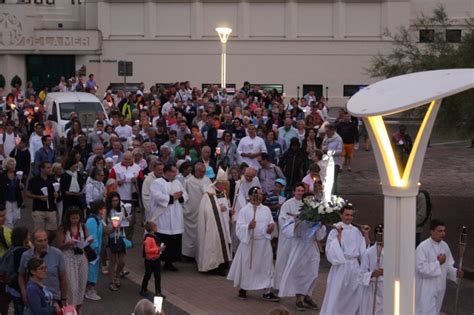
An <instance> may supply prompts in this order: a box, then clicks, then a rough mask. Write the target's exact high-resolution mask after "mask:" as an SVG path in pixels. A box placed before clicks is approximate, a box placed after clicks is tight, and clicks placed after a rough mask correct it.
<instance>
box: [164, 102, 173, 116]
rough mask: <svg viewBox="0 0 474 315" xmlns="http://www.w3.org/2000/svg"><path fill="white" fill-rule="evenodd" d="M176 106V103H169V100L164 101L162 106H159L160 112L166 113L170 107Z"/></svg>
mask: <svg viewBox="0 0 474 315" xmlns="http://www.w3.org/2000/svg"><path fill="white" fill-rule="evenodd" d="M174 107H176V103H174V102H173V103H171V102H166V103H164V104H163V107H162V108H161V114H162V115H163V114H168V113H169V112H170V110H171V108H174Z"/></svg>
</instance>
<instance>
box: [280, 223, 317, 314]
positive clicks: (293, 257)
mask: <svg viewBox="0 0 474 315" xmlns="http://www.w3.org/2000/svg"><path fill="white" fill-rule="evenodd" d="M313 225H314V223H310V222H307V221H303V222H301V221H299V220H298V219H296V220H295V221H294V223H292V224H288V225H287V226H286V227H283V230H282V233H283V234H285V235H286V237H288V238H290V239H292V240H293V242H292V247H291V249H290V253H289V256H288V263H287V264H286V268H285V270H284V272H283V275H282V278H281V283H280V290H279V291H278V296H280V297H285V296H295V297H296V309H297V310H298V311H304V310H305V308H310V309H313V310H317V309H318V305H317V304H316V303H315V302H314V301H313V299H312V298H311V296H312V295H313V290H314V288H315V287H316V280H317V278H318V274H319V262H320V260H321V259H320V252H319V246H318V243H317V242H318V241H321V240H322V239H324V238H325V237H326V226H324V225H323V226H321V227H320V228H319V229H318V230H316V232H314V234H313V235H311V233H309V229H311V228H313ZM308 233H309V234H310V235H311V236H310V237H308Z"/></svg>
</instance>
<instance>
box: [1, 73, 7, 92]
mask: <svg viewBox="0 0 474 315" xmlns="http://www.w3.org/2000/svg"><path fill="white" fill-rule="evenodd" d="M5 84H6V83H5V77H4V76H3V75H2V74H0V89H4V88H5Z"/></svg>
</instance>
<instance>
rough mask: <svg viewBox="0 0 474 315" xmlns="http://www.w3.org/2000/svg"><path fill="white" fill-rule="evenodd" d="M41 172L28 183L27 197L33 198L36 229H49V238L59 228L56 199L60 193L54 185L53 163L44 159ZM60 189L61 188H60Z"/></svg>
mask: <svg viewBox="0 0 474 315" xmlns="http://www.w3.org/2000/svg"><path fill="white" fill-rule="evenodd" d="M39 169H40V174H39V175H37V176H35V177H33V178H32V179H31V180H30V181H29V183H28V189H27V190H26V197H28V198H31V199H33V209H32V210H33V211H32V216H33V225H34V229H35V230H36V229H45V230H47V231H48V237H49V240H50V241H52V240H53V239H54V237H55V234H56V230H57V228H58V224H57V220H56V204H55V202H54V201H55V199H56V198H58V193H57V192H56V191H55V189H54V187H53V182H54V180H53V177H52V176H51V170H52V167H51V163H50V162H48V161H43V162H41V163H40V165H39ZM58 189H59V188H58Z"/></svg>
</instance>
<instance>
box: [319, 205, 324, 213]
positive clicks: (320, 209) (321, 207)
mask: <svg viewBox="0 0 474 315" xmlns="http://www.w3.org/2000/svg"><path fill="white" fill-rule="evenodd" d="M318 213H319V214H324V205H322V204H320V205H319V206H318Z"/></svg>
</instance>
